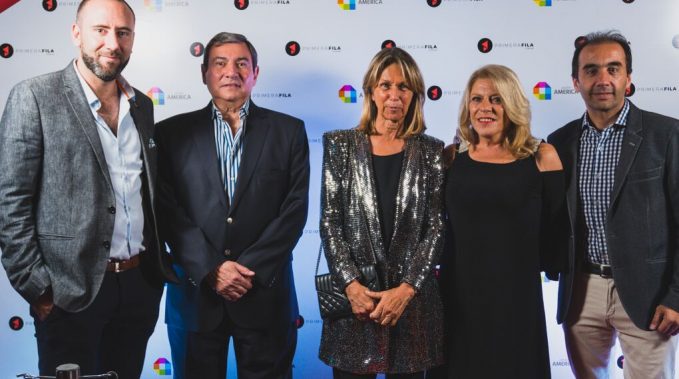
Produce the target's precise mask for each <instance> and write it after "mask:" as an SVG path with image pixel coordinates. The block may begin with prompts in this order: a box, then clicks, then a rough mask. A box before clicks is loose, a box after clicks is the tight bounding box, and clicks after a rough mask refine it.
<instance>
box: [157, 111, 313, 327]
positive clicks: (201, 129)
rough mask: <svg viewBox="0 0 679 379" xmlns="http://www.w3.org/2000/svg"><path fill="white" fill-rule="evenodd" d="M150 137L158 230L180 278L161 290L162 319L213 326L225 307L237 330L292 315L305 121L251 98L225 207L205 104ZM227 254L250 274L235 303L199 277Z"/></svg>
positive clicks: (304, 198) (303, 198) (304, 200)
mask: <svg viewBox="0 0 679 379" xmlns="http://www.w3.org/2000/svg"><path fill="white" fill-rule="evenodd" d="M156 136H157V138H156V141H157V143H158V146H159V150H160V152H159V184H160V186H161V188H160V201H161V204H162V206H161V209H162V212H163V216H162V230H163V232H162V233H164V237H165V240H166V241H167V243H168V245H169V246H170V250H171V251H172V255H173V256H174V257H175V260H176V262H177V263H178V264H179V266H180V279H181V284H180V285H179V286H175V285H170V286H168V293H167V305H166V322H167V323H168V325H171V326H176V327H181V328H183V329H185V330H192V331H206V330H212V329H214V328H215V327H216V326H217V325H218V324H219V323H220V322H221V320H222V319H223V317H224V313H223V312H224V311H225V310H226V312H227V313H228V316H229V317H230V318H231V320H232V321H233V322H234V323H236V324H237V325H239V326H241V327H253V328H256V327H263V326H266V325H271V324H272V323H275V322H289V321H292V320H294V319H295V318H296V317H297V315H298V309H297V298H296V295H295V287H294V282H293V276H292V250H293V248H294V247H295V245H296V244H297V240H298V239H299V237H300V236H301V235H302V232H303V229H304V225H305V224H306V218H307V208H308V190H309V146H308V141H307V136H306V131H305V129H304V123H303V122H302V121H301V120H299V119H296V118H293V117H291V116H288V115H285V114H282V113H278V112H274V111H271V110H268V109H264V108H260V107H258V106H256V105H255V104H253V103H252V102H250V108H249V114H248V118H247V124H246V130H245V135H244V136H243V138H244V142H243V143H244V150H243V155H242V157H241V165H240V171H239V174H238V183H237V185H236V190H235V193H234V198H233V204H229V202H228V197H227V194H226V192H225V191H224V184H223V182H222V179H221V173H220V168H219V165H218V159H217V152H216V147H215V137H214V124H213V120H212V104H211V103H210V104H208V106H207V107H205V108H203V109H201V110H197V111H194V112H190V113H185V114H180V115H177V116H174V117H172V118H169V119H167V120H165V121H163V122H160V123H159V124H158V128H157V132H156ZM227 260H232V261H236V262H238V263H240V264H242V265H244V266H246V267H248V268H249V269H251V270H252V271H254V272H255V278H254V282H255V283H254V286H253V288H252V289H251V290H250V291H248V293H247V294H246V295H245V296H243V297H242V298H241V299H239V300H238V301H235V302H227V301H225V300H224V299H223V298H222V297H220V296H218V295H217V294H216V293H215V292H214V290H212V289H211V288H209V286H208V285H207V284H206V282H205V277H206V276H207V275H208V273H210V272H211V271H213V270H214V269H215V268H216V267H217V266H219V265H220V264H221V263H222V262H224V261H227Z"/></svg>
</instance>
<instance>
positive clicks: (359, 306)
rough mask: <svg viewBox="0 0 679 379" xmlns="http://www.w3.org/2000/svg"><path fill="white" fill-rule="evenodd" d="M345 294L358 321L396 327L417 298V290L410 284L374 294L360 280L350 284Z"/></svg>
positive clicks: (403, 284)
mask: <svg viewBox="0 0 679 379" xmlns="http://www.w3.org/2000/svg"><path fill="white" fill-rule="evenodd" d="M345 292H346V294H347V298H348V299H349V303H350V304H351V311H352V312H353V313H354V315H355V316H356V318H357V319H359V320H361V321H367V320H372V321H374V322H376V323H378V324H380V325H382V326H395V325H396V323H397V322H398V320H399V319H400V318H401V315H402V314H403V311H404V310H405V309H406V306H407V305H408V303H410V300H412V298H413V297H414V296H415V289H414V288H413V286H411V285H410V284H408V283H401V284H400V285H399V286H398V287H395V288H391V289H388V290H386V291H379V292H373V291H370V290H369V289H368V288H367V287H365V286H364V285H362V284H361V283H359V282H358V280H353V281H352V282H351V283H349V285H347V287H346V288H345Z"/></svg>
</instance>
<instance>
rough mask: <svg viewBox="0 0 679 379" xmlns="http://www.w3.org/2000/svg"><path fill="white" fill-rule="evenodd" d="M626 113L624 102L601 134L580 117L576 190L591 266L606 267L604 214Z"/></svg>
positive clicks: (618, 153)
mask: <svg viewBox="0 0 679 379" xmlns="http://www.w3.org/2000/svg"><path fill="white" fill-rule="evenodd" d="M628 113H629V101H628V100H625V105H624V106H623V107H622V110H621V111H620V114H619V115H618V118H617V119H616V120H615V123H613V124H612V125H609V126H607V127H606V128H605V129H603V130H602V131H599V130H598V129H597V128H596V127H594V125H592V124H591V122H590V121H589V118H588V117H587V112H585V115H584V116H583V117H582V134H581V135H580V154H579V159H578V173H579V176H578V190H579V194H580V199H579V200H580V207H581V211H582V214H583V215H584V217H585V232H586V233H585V234H586V237H587V244H586V249H587V259H588V260H589V261H590V262H592V263H600V264H610V261H609V259H608V247H607V246H606V214H607V212H608V207H609V205H610V199H611V191H612V190H613V180H614V176H615V169H616V167H617V166H618V159H619V158H620V149H621V148H622V137H623V135H624V133H625V125H626V124H627V114H628Z"/></svg>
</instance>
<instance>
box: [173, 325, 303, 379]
mask: <svg viewBox="0 0 679 379" xmlns="http://www.w3.org/2000/svg"><path fill="white" fill-rule="evenodd" d="M168 336H169V338H170V347H171V349H172V365H173V367H174V369H175V372H174V379H194V378H195V379H197V378H200V379H224V378H225V377H226V368H227V359H228V349H229V340H230V339H231V338H233V346H234V353H235V355H236V364H237V371H238V379H292V358H293V356H294V355H295V348H296V347H297V326H296V325H295V323H294V322H289V323H285V324H281V323H278V324H276V325H271V326H269V327H267V328H264V329H248V328H243V327H239V326H237V325H235V324H233V322H232V321H231V320H230V319H229V317H228V315H226V312H225V316H224V320H222V323H221V324H220V325H219V327H217V329H215V330H213V331H209V332H192V331H186V330H183V329H177V328H173V327H171V326H168Z"/></svg>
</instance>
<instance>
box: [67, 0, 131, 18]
mask: <svg viewBox="0 0 679 379" xmlns="http://www.w3.org/2000/svg"><path fill="white" fill-rule="evenodd" d="M117 1H118V2H119V3H123V4H125V5H126V6H127V9H129V10H130V12H132V18H133V19H135V20H136V19H137V15H135V14H134V9H132V7H131V6H130V4H128V3H127V1H125V0H117ZM89 2H90V0H82V1H81V2H80V4H79V5H78V10H77V11H76V12H75V20H76V21H78V17H80V11H81V10H83V8H85V5H86V4H87V3H89Z"/></svg>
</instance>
